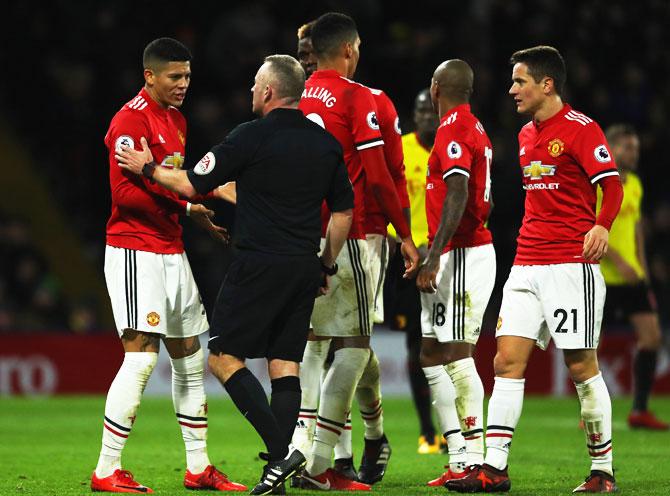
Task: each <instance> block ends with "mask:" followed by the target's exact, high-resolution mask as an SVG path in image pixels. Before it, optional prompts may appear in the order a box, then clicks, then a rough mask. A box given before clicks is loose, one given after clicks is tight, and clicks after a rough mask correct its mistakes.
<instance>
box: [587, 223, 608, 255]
mask: <svg viewBox="0 0 670 496" xmlns="http://www.w3.org/2000/svg"><path fill="white" fill-rule="evenodd" d="M608 240H609V231H608V230H607V229H605V228H604V227H603V226H601V225H599V224H596V225H595V226H593V227H592V228H591V230H590V231H589V232H587V233H586V236H585V237H584V250H583V251H582V255H583V256H584V258H585V259H586V260H600V259H601V258H602V257H603V256H604V255H605V253H607V243H608Z"/></svg>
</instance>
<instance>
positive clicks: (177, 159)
mask: <svg viewBox="0 0 670 496" xmlns="http://www.w3.org/2000/svg"><path fill="white" fill-rule="evenodd" d="M184 158H185V157H182V156H181V153H180V152H174V153H173V154H172V155H166V156H165V158H164V159H163V161H162V162H161V165H162V166H163V167H170V168H172V169H181V168H182V166H183V165H184Z"/></svg>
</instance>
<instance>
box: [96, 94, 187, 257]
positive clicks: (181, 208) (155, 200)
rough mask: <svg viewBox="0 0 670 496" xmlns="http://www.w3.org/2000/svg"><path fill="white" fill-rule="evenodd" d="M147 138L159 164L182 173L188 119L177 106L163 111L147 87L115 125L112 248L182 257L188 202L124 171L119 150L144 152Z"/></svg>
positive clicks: (110, 140)
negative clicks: (182, 217)
mask: <svg viewBox="0 0 670 496" xmlns="http://www.w3.org/2000/svg"><path fill="white" fill-rule="evenodd" d="M142 137H145V138H146V140H147V142H148V143H149V148H150V149H151V153H152V154H153V156H154V160H155V161H156V163H158V164H160V165H161V166H163V167H170V168H181V167H182V165H183V163H184V151H185V148H184V146H185V144H186V119H184V116H183V115H182V114H181V113H180V112H179V110H177V109H176V108H174V107H169V108H167V109H164V108H162V107H161V106H160V105H159V104H158V103H157V102H155V101H154V100H153V99H152V98H151V97H150V96H149V93H147V92H146V90H145V89H144V88H142V90H141V91H140V92H139V94H138V95H137V96H136V97H135V98H133V99H132V100H131V101H129V102H128V103H126V104H125V105H124V106H123V107H122V108H121V110H119V111H118V112H117V113H116V115H115V116H114V118H113V119H112V122H111V123H110V125H109V130H108V131H107V135H106V136H105V145H106V146H107V149H108V151H109V183H110V187H111V190H112V215H111V216H110V218H109V221H108V222H107V244H108V245H110V246H116V247H119V248H129V249H133V250H141V251H149V252H153V253H181V252H183V251H184V245H183V243H182V239H181V233H182V229H181V225H180V224H179V221H178V219H179V214H182V213H185V211H186V203H187V202H186V201H184V200H182V199H180V198H179V196H178V195H177V194H176V193H173V192H172V191H169V190H167V189H165V188H163V187H162V186H159V185H158V184H156V183H152V182H150V181H149V180H148V179H146V178H144V177H142V176H137V175H135V174H133V173H131V172H128V171H126V170H124V169H122V168H121V167H119V166H118V164H117V162H116V159H115V158H114V150H115V149H117V148H119V147H121V146H123V145H126V146H133V147H134V148H135V149H136V150H141V149H142V145H141V144H140V138H142Z"/></svg>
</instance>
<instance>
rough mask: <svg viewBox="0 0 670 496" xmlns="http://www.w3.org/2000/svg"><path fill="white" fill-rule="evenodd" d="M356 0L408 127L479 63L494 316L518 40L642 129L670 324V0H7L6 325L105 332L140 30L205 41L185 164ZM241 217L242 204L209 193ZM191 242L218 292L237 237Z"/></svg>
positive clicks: (375, 72) (192, 235) (3, 137)
mask: <svg viewBox="0 0 670 496" xmlns="http://www.w3.org/2000/svg"><path fill="white" fill-rule="evenodd" d="M330 10H337V11H341V12H345V13H348V14H350V15H352V16H353V17H354V18H355V19H356V21H357V23H358V26H359V31H360V35H361V39H362V45H361V60H360V64H359V69H358V72H357V74H356V79H357V80H358V81H360V82H362V83H365V84H368V85H370V86H374V87H378V88H381V89H383V90H385V91H386V92H387V93H388V94H389V95H390V96H391V98H392V99H393V101H394V102H395V104H396V107H397V108H398V112H399V114H400V120H401V126H402V128H403V132H409V131H411V130H412V113H411V110H412V105H413V101H414V97H415V95H416V94H417V92H418V91H419V90H421V89H422V88H425V87H427V86H428V84H429V81H430V77H431V75H432V72H433V70H434V68H435V67H436V66H437V65H438V64H439V63H440V62H441V61H443V60H446V59H449V58H462V59H465V60H466V61H468V62H469V63H470V64H471V65H472V66H473V68H474V71H475V94H474V96H473V101H472V106H473V110H474V112H475V114H476V115H477V116H478V117H479V118H480V119H481V121H482V123H483V124H484V126H485V127H486V129H487V132H488V134H489V135H490V136H491V139H492V141H493V144H494V166H493V181H494V182H493V196H494V200H495V209H494V211H493V214H492V218H491V221H490V227H491V229H492V231H493V234H494V242H495V246H496V251H497V253H498V284H497V286H496V292H495V293H494V298H493V299H492V302H491V304H490V309H489V312H488V317H487V323H486V325H485V326H484V327H485V332H492V328H493V327H494V326H495V317H496V316H497V310H498V306H499V303H500V301H499V298H500V290H501V288H502V283H503V282H504V280H505V279H506V277H507V274H508V272H509V267H510V265H511V263H512V259H513V255H514V250H515V238H516V235H517V231H518V228H519V225H520V223H521V216H522V208H523V190H522V189H521V177H520V172H519V168H518V161H517V156H516V153H517V139H516V135H517V132H518V130H519V128H520V127H521V126H522V125H523V123H524V120H525V119H524V118H522V117H519V116H517V115H516V112H515V109H514V105H513V102H512V100H511V98H510V97H509V96H508V95H507V90H508V88H509V86H510V73H511V68H510V66H509V64H508V59H509V56H510V55H511V53H512V52H514V51H515V50H518V49H521V48H526V47H528V46H532V45H537V44H550V45H553V46H555V47H557V48H558V49H559V50H560V51H561V52H562V54H563V56H564V57H565V59H566V62H567V66H568V83H567V94H566V96H565V100H566V101H567V102H569V103H571V104H572V105H573V107H575V108H576V109H578V110H580V111H582V112H584V113H586V114H587V115H589V116H590V117H592V118H594V119H595V120H597V121H598V122H599V123H600V124H601V126H602V127H603V128H605V127H607V126H608V125H610V124H612V123H615V122H628V123H631V124H633V125H634V126H635V127H636V128H637V129H638V131H639V132H640V137H641V142H642V152H641V164H640V165H641V167H640V171H639V172H640V176H641V178H642V182H643V184H644V187H645V197H644V200H643V203H644V205H643V208H644V230H645V233H646V236H647V253H648V259H649V263H650V267H651V279H652V284H653V286H654V288H655V290H656V293H657V296H658V299H659V304H660V311H661V318H662V322H663V324H664V326H665V327H666V328H667V327H668V326H669V325H670V312H669V311H668V308H670V196H669V195H668V194H667V189H668V186H669V181H668V180H667V178H666V176H665V175H664V172H663V170H664V169H663V168H664V167H665V161H666V160H668V159H667V155H668V144H670V125H669V123H670V85H668V84H667V79H668V76H669V74H668V72H669V68H670V48H669V47H670V40H669V35H668V29H667V27H668V26H670V2H668V1H667V0H645V1H640V2H617V1H579V2H578V1H567V2H558V1H556V0H534V1H532V2H531V1H522V0H471V1H468V2H452V1H444V0H443V1H428V2H424V1H416V2H384V1H382V0H356V1H326V2H307V1H297V2H291V1H288V0H283V1H279V0H270V1H253V0H248V1H244V2H238V1H226V2H218V3H216V4H212V3H209V2H207V3H205V2H191V3H188V4H187V3H183V2H182V3H179V4H173V3H171V2H146V1H138V0H134V1H129V0H118V1H115V2H83V1H73V2H67V1H53V2H37V1H31V0H25V1H21V2H11V3H10V4H8V5H6V6H5V7H3V18H4V20H5V25H6V26H5V29H3V30H2V33H0V40H2V45H3V47H4V48H3V49H2V50H0V62H1V66H2V67H3V69H4V75H3V77H2V78H1V81H2V89H3V91H1V92H0V147H1V148H0V149H2V158H3V160H2V166H1V167H2V185H3V188H2V190H3V192H2V199H0V331H25V332H32V331H64V332H76V333H90V332H105V331H106V332H111V331H112V330H113V328H114V326H113V323H112V320H111V311H110V309H109V301H108V299H107V294H106V291H105V287H104V277H103V257H104V245H105V224H106V222H107V218H108V216H109V211H110V192H109V182H108V162H107V157H106V150H105V147H104V144H103V138H104V135H105V132H106V130H107V126H108V124H109V121H110V119H111V118H112V116H113V115H114V113H115V112H116V111H117V110H118V109H119V108H120V107H121V106H122V105H123V104H124V103H125V102H127V101H128V100H130V99H131V98H132V97H133V96H135V94H136V93H137V92H138V90H139V89H140V87H141V86H142V85H143V78H142V63H141V56H142V50H143V48H144V46H145V45H146V44H147V43H148V42H149V41H151V40H152V39H154V38H157V37H160V36H171V37H175V38H177V39H179V40H181V41H182V42H184V43H185V44H186V45H187V46H188V47H189V48H190V49H191V51H192V52H193V55H194V60H193V62H192V70H193V79H192V84H191V88H190V89H189V93H188V95H187V98H186V102H185V104H184V107H183V109H182V111H183V112H184V114H185V116H186V117H187V120H188V126H189V131H188V138H187V146H186V148H187V154H186V155H187V159H186V167H189V166H192V165H193V164H194V163H195V162H197V160H199V158H200V157H201V156H202V155H203V154H204V153H205V152H206V151H207V150H208V149H209V148H210V147H211V146H212V145H214V144H215V143H217V142H219V141H220V140H221V139H222V138H223V137H224V136H225V135H226V134H227V132H228V131H230V130H231V129H232V128H233V127H234V126H235V125H237V124H238V123H240V122H242V121H245V120H249V119H251V118H253V116H252V114H251V98H250V93H249V89H250V87H251V85H252V82H253V77H254V74H255V72H256V70H257V68H258V66H259V65H260V63H261V62H262V59H263V57H265V56H266V55H269V54H273V53H288V54H291V55H294V54H295V51H296V30H297V28H298V27H299V26H300V25H301V24H302V23H304V22H306V21H309V20H311V19H313V18H315V17H317V16H318V15H320V14H322V13H324V12H326V11H330ZM209 206H210V207H211V208H213V209H215V210H216V211H217V222H218V223H220V224H223V225H229V224H230V222H231V214H232V210H231V208H229V207H226V206H225V205H223V204H222V203H213V204H210V205H209ZM183 224H184V227H185V239H186V245H187V253H188V256H189V259H190V261H191V265H192V267H193V271H194V273H195V277H196V281H197V282H198V285H199V286H200V289H201V292H202V294H203V298H204V300H205V304H206V306H207V308H208V309H209V308H210V306H211V305H210V303H211V302H212V301H213V299H214V297H215V296H216V292H217V291H218V287H219V284H220V282H221V281H222V278H223V276H224V274H225V267H226V259H227V257H228V255H229V252H228V249H227V248H225V247H222V246H220V245H217V244H215V243H214V242H213V241H211V240H210V239H209V237H207V235H206V234H204V233H203V232H200V231H198V230H197V229H196V228H194V227H193V226H191V225H190V224H189V221H188V219H186V220H184V221H183Z"/></svg>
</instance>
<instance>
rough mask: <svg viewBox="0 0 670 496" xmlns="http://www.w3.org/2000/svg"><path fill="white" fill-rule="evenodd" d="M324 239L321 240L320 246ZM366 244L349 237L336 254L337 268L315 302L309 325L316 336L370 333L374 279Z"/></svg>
mask: <svg viewBox="0 0 670 496" xmlns="http://www.w3.org/2000/svg"><path fill="white" fill-rule="evenodd" d="M324 243H325V239H321V249H322V250H323V246H324ZM369 258H370V257H369V254H368V243H367V241H366V240H364V239H348V240H347V241H346V243H345V245H344V246H343V247H342V251H340V254H339V256H338V257H337V266H338V271H337V274H335V275H334V276H333V277H331V278H330V290H329V291H328V293H327V294H326V295H325V296H321V297H319V298H317V299H316V301H315V302H314V310H313V311H312V318H311V324H312V329H314V334H315V335H317V336H322V337H326V336H330V337H352V336H370V334H371V333H372V314H373V312H374V297H375V281H374V280H373V279H372V275H371V273H370V261H369Z"/></svg>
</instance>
